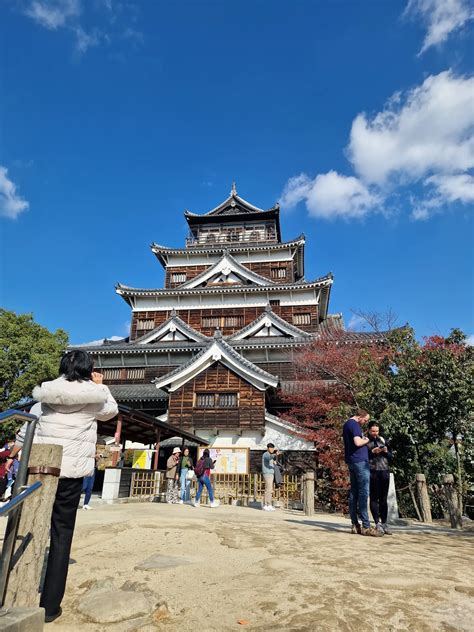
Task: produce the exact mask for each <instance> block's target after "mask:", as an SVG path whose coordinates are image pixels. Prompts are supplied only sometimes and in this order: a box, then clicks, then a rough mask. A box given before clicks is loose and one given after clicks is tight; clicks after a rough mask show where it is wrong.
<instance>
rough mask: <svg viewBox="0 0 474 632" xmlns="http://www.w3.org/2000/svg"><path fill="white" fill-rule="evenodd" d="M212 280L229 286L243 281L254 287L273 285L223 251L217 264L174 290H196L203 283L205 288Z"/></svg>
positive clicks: (240, 283)
mask: <svg viewBox="0 0 474 632" xmlns="http://www.w3.org/2000/svg"><path fill="white" fill-rule="evenodd" d="M213 279H216V280H215V281H214V283H219V284H225V285H230V286H232V285H244V281H247V282H248V283H252V284H254V285H273V284H274V283H273V282H272V281H271V280H270V279H267V278H266V277H263V276H260V274H257V273H256V272H252V270H249V268H246V267H245V266H244V265H242V264H241V263H239V262H238V261H237V260H236V259H234V257H233V256H232V255H231V254H229V253H228V252H227V251H224V254H223V255H222V257H221V258H220V259H219V261H218V262H217V263H215V264H214V265H212V266H211V267H210V268H208V269H207V270H204V272H201V274H198V276H196V277H194V278H193V279H190V280H189V281H186V282H185V283H183V284H182V285H179V286H178V287H177V288H176V289H185V288H189V289H191V288H197V287H199V286H202V284H203V283H204V284H205V285H204V286H203V287H205V286H206V285H207V283H206V281H207V282H209V281H210V282H211V283H212V282H213V281H212V280H213Z"/></svg>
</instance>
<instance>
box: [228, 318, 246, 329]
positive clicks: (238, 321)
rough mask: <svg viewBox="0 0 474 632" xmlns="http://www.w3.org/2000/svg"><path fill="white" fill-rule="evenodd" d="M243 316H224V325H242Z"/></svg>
mask: <svg viewBox="0 0 474 632" xmlns="http://www.w3.org/2000/svg"><path fill="white" fill-rule="evenodd" d="M243 326H244V317H243V316H226V317H225V319H224V327H243Z"/></svg>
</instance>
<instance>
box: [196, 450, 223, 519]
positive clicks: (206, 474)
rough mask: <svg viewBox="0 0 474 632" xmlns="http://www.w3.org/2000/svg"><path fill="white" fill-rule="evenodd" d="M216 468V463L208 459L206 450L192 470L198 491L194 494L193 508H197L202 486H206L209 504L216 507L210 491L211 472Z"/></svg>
mask: <svg viewBox="0 0 474 632" xmlns="http://www.w3.org/2000/svg"><path fill="white" fill-rule="evenodd" d="M215 466H216V462H215V461H213V460H212V459H211V457H210V454H209V450H208V449H207V448H206V449H205V450H204V452H203V453H202V457H201V458H200V459H199V461H198V462H197V463H196V467H195V468H194V472H195V474H196V477H197V479H198V490H197V494H196V498H195V500H194V503H193V505H194V507H199V500H200V498H201V494H202V490H203V489H204V486H206V489H207V493H208V494H209V500H210V502H211V507H218V506H219V503H218V502H217V501H215V500H214V492H213V491H212V485H211V479H210V476H211V470H213V469H214V467H215Z"/></svg>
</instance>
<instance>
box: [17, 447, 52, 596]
mask: <svg viewBox="0 0 474 632" xmlns="http://www.w3.org/2000/svg"><path fill="white" fill-rule="evenodd" d="M62 453H63V448H62V446H60V445H49V444H34V445H33V446H32V448H31V455H30V462H29V467H30V468H38V467H39V468H54V469H56V470H57V473H58V474H59V470H60V468H61V457H62ZM35 481H41V483H42V486H41V487H40V488H39V490H38V491H36V492H34V493H33V494H32V495H31V496H30V497H29V498H28V499H27V500H26V501H25V503H24V505H23V508H22V512H21V517H20V523H19V526H18V535H17V540H16V550H15V553H14V554H13V558H12V565H13V568H12V570H11V573H10V578H9V580H8V586H7V591H6V596H5V606H6V607H7V608H13V607H15V608H31V607H35V606H38V605H39V599H40V594H39V592H38V588H39V585H40V579H41V571H42V569H43V562H44V553H45V551H46V545H47V543H48V539H49V528H50V525H51V513H52V511H53V504H54V499H55V497H56V490H57V488H58V481H59V477H58V476H56V475H54V474H30V476H29V477H28V485H31V484H32V483H34V482H35Z"/></svg>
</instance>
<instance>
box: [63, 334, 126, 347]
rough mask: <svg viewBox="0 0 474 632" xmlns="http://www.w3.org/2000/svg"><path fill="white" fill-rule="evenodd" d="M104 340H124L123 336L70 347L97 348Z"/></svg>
mask: <svg viewBox="0 0 474 632" xmlns="http://www.w3.org/2000/svg"><path fill="white" fill-rule="evenodd" d="M105 340H112V341H115V342H116V341H118V340H124V337H123V336H110V338H99V340H91V341H90V342H81V343H80V344H78V345H71V346H72V347H98V346H100V345H103V344H104V341H105Z"/></svg>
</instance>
